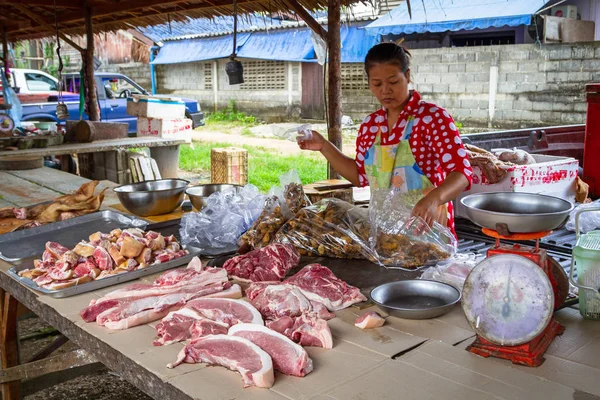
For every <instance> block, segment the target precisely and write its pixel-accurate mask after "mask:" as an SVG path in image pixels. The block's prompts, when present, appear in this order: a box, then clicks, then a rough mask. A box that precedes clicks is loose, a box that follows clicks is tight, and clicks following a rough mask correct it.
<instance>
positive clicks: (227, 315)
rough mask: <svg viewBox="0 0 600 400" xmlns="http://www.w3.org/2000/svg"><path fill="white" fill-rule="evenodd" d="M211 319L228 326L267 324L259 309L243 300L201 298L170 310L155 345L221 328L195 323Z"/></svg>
mask: <svg viewBox="0 0 600 400" xmlns="http://www.w3.org/2000/svg"><path fill="white" fill-rule="evenodd" d="M202 320H209V321H213V322H215V323H218V324H220V325H221V326H224V327H225V333H227V328H229V327H230V326H231V325H235V324H239V323H250V324H259V325H264V322H263V320H262V317H261V315H260V313H259V312H258V310H257V309H255V308H254V307H253V306H252V305H251V304H250V303H248V302H246V301H243V300H233V299H225V298H224V299H214V298H206V297H203V298H200V299H196V300H192V301H190V302H188V303H187V304H186V305H185V307H184V308H182V309H180V310H178V311H174V312H172V313H170V314H169V315H168V316H167V317H165V318H164V319H163V320H162V321H161V322H160V323H159V324H158V325H157V326H156V331H157V334H158V336H159V339H157V340H156V341H155V342H154V344H155V346H160V345H162V344H168V343H173V342H176V341H182V340H187V339H196V338H198V337H201V336H204V335H206V334H207V332H210V331H211V330H213V331H215V333H223V332H222V331H221V332H217V331H220V330H222V329H219V327H218V326H214V325H211V326H209V325H210V324H209V323H208V322H205V323H199V324H196V323H195V322H196V321H202Z"/></svg>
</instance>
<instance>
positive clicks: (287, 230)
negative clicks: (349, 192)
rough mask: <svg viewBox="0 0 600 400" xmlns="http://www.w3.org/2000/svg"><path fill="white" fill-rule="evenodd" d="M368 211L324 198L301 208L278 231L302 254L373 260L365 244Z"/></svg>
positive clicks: (283, 238) (278, 234)
mask: <svg viewBox="0 0 600 400" xmlns="http://www.w3.org/2000/svg"><path fill="white" fill-rule="evenodd" d="M369 232H370V225H369V218H368V211H367V210H366V209H364V208H359V207H356V206H353V205H352V204H350V203H347V202H345V201H342V200H339V199H323V200H321V201H319V202H318V203H315V204H313V205H312V206H309V207H306V208H304V209H302V210H301V211H300V212H298V213H297V214H296V216H295V217H294V218H293V219H291V220H290V221H288V222H287V223H286V224H285V225H284V226H283V227H282V228H281V230H280V231H279V232H278V233H277V236H276V241H277V242H280V243H289V244H292V245H294V246H295V247H296V249H297V250H298V252H299V253H300V254H301V255H314V256H325V257H331V258H358V259H364V258H367V259H371V260H375V258H376V257H375V255H374V254H373V253H372V251H371V250H370V248H369V246H368V238H369Z"/></svg>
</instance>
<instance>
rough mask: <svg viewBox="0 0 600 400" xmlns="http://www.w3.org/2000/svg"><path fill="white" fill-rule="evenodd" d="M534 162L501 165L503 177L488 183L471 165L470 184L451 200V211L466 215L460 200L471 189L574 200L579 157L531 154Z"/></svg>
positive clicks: (477, 168)
mask: <svg viewBox="0 0 600 400" xmlns="http://www.w3.org/2000/svg"><path fill="white" fill-rule="evenodd" d="M533 158H535V161H536V163H535V164H529V165H515V166H512V167H503V168H504V169H506V170H508V174H507V175H506V177H505V178H504V179H503V180H502V181H500V182H498V183H494V184H491V183H488V182H487V180H486V179H485V176H484V175H483V172H482V171H481V169H480V168H479V167H473V185H472V186H471V189H470V190H468V191H466V192H463V193H461V195H459V197H458V198H457V199H456V201H455V202H454V206H455V207H454V210H455V211H454V214H455V215H456V216H459V217H463V218H467V213H466V211H465V208H464V207H463V205H462V204H461V203H460V200H461V199H462V198H463V197H465V196H468V195H469V194H474V193H488V192H525V193H537V194H545V195H549V196H554V197H559V198H561V199H564V200H567V201H570V202H572V203H574V202H575V180H576V178H577V173H578V171H579V161H578V160H577V159H575V158H571V157H558V156H546V155H533Z"/></svg>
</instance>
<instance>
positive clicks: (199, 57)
mask: <svg viewBox="0 0 600 400" xmlns="http://www.w3.org/2000/svg"><path fill="white" fill-rule="evenodd" d="M249 37H250V33H240V34H238V36H237V43H236V46H237V48H238V49H239V48H240V47H241V46H243V45H244V43H245V42H246V40H248V38H249ZM232 50H233V35H226V36H217V37H207V38H202V39H183V40H174V41H169V42H165V44H164V45H163V47H161V49H160V51H159V52H158V55H157V56H156V58H155V59H154V61H153V62H152V64H178V63H186V62H193V61H204V60H214V59H216V58H226V57H229V55H231V52H232Z"/></svg>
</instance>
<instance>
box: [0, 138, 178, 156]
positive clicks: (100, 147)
mask: <svg viewBox="0 0 600 400" xmlns="http://www.w3.org/2000/svg"><path fill="white" fill-rule="evenodd" d="M185 143H186V141H185V140H184V139H163V138H152V137H140V138H126V139H118V140H97V141H95V142H92V143H65V144H61V145H58V146H51V147H47V148H45V149H27V150H19V151H7V150H4V151H0V157H2V158H4V159H9V158H14V157H23V156H40V157H47V156H52V155H62V154H78V153H97V152H100V151H114V150H118V149H129V148H136V147H149V148H154V147H165V146H177V145H180V144H185Z"/></svg>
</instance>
